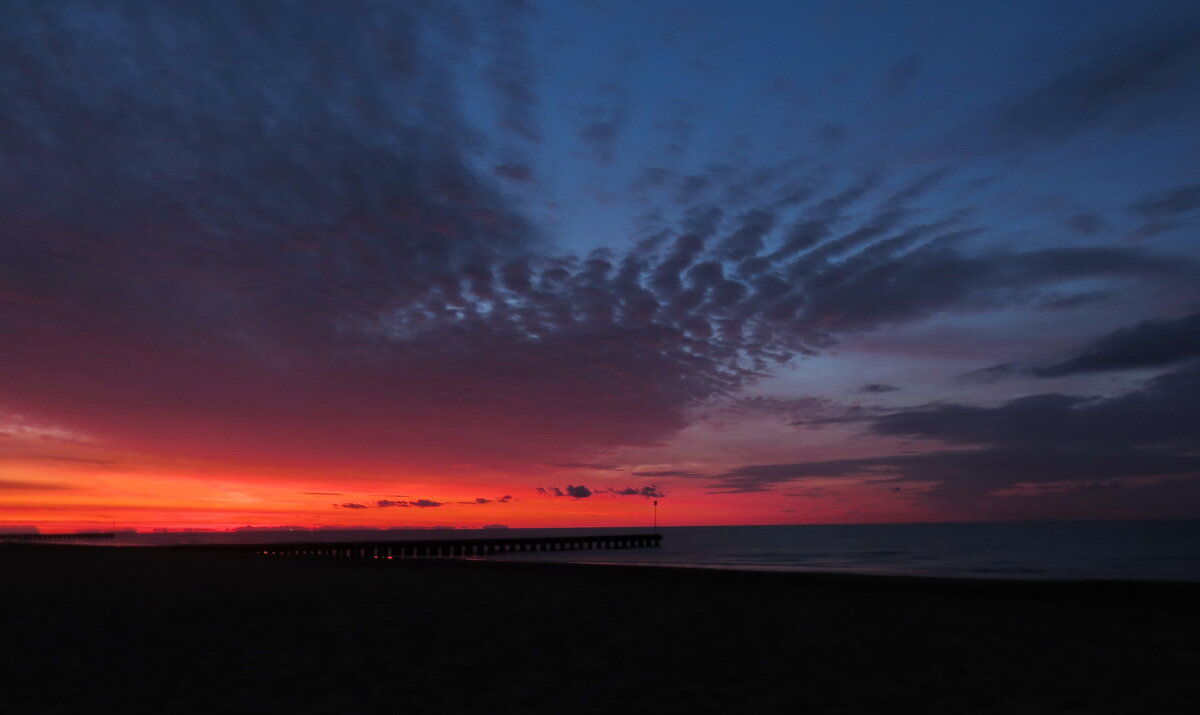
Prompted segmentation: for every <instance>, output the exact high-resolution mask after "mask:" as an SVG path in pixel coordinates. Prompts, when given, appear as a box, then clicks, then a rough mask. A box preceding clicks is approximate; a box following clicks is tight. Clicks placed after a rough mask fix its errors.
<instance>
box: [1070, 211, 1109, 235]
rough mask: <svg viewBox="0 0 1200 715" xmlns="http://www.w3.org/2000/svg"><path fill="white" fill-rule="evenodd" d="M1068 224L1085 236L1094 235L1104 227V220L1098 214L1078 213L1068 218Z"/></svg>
mask: <svg viewBox="0 0 1200 715" xmlns="http://www.w3.org/2000/svg"><path fill="white" fill-rule="evenodd" d="M1067 226H1069V227H1071V228H1072V229H1074V230H1075V231H1077V232H1078V233H1081V234H1083V235H1084V236H1094V235H1095V234H1097V233H1100V231H1102V230H1103V229H1104V220H1103V219H1101V218H1100V217H1099V216H1097V215H1096V214H1089V213H1084V214H1076V215H1074V216H1072V217H1071V218H1069V219H1067Z"/></svg>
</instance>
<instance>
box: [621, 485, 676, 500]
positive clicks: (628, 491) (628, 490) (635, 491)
mask: <svg viewBox="0 0 1200 715" xmlns="http://www.w3.org/2000/svg"><path fill="white" fill-rule="evenodd" d="M609 491H610V492H612V493H613V494H616V495H618V496H624V497H645V498H647V499H649V498H651V497H653V498H655V499H661V498H662V497H663V493H662V491H661V490H659V488H658V487H656V486H645V487H642V488H640V489H639V488H637V487H625V488H623V489H609Z"/></svg>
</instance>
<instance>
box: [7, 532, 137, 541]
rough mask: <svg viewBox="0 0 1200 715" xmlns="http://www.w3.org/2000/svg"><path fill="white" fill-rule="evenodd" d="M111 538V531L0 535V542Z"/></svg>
mask: <svg viewBox="0 0 1200 715" xmlns="http://www.w3.org/2000/svg"><path fill="white" fill-rule="evenodd" d="M113 536H114V534H113V532H111V531H103V532H101V531H92V532H88V533H86V534H34V533H28V534H0V541H79V540H81V539H86V540H88V541H92V540H95V539H111V538H113Z"/></svg>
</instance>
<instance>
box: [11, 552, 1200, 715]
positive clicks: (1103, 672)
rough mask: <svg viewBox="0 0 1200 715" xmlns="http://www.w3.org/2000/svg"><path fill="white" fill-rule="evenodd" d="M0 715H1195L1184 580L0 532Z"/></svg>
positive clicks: (1195, 590) (1191, 631)
mask: <svg viewBox="0 0 1200 715" xmlns="http://www.w3.org/2000/svg"><path fill="white" fill-rule="evenodd" d="M0 573H3V574H4V587H3V590H2V597H0V598H2V600H3V604H2V605H3V607H2V609H0V640H2V642H3V648H2V649H0V652H2V656H0V657H2V658H3V661H4V662H3V673H4V678H3V679H4V682H5V686H4V697H3V701H4V707H3V710H4V711H5V712H7V713H14V714H23V713H91V712H99V711H108V712H154V713H191V712H206V713H217V712H291V713H360V712H361V713H374V712H417V713H420V712H430V713H438V712H445V713H459V712H463V713H472V712H479V713H493V712H514V713H534V712H545V713H613V712H659V713H720V712H820V713H859V712H862V713H866V712H895V711H900V710H901V709H904V710H908V711H914V710H915V711H919V712H946V713H967V712H970V713H992V712H1012V713H1029V712H1080V713H1098V712H1105V713H1109V712H1111V713H1131V712H1159V713H1163V712H1190V707H1191V706H1194V704H1195V702H1197V701H1200V684H1198V683H1200V679H1198V678H1197V677H1196V673H1197V666H1200V648H1198V646H1197V636H1200V615H1198V613H1197V611H1196V609H1195V604H1196V603H1197V602H1198V601H1200V599H1198V597H1200V584H1166V583H1102V582H1096V583H1088V582H1083V583H1032V582H1005V581H966V580H935V579H907V578H895V577H849V576H834V575H809V574H790V573H752V572H719V571H708V570H678V569H655V568H635V567H609V566H570V565H550V564H515V563H488V562H465V561H411V562H404V563H398V562H384V563H379V562H334V561H299V560H271V559H262V558H248V557H245V556H240V555H231V554H223V553H219V552H183V551H173V550H169V549H116V548H105V547H70V546H59V545H3V546H0Z"/></svg>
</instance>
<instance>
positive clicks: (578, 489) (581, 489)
mask: <svg viewBox="0 0 1200 715" xmlns="http://www.w3.org/2000/svg"><path fill="white" fill-rule="evenodd" d="M566 492H567V496H569V497H571V498H573V499H587V498H588V497H590V496H591V495H592V490H591V489H588V488H587V487H585V486H583V485H582V484H580V485H579V486H575V485H573V484H568V485H567V488H566Z"/></svg>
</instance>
